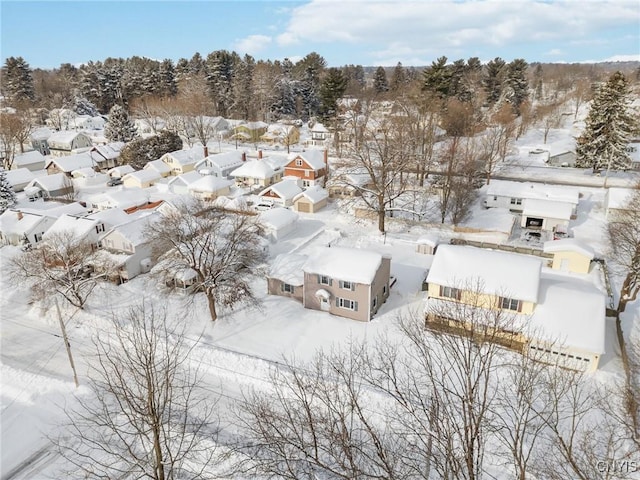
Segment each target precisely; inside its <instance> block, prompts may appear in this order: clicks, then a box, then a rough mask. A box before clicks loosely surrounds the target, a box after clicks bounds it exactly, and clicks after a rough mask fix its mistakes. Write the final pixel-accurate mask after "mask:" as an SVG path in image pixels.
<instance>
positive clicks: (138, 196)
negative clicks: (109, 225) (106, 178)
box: [88, 188, 149, 210]
mask: <svg viewBox="0 0 640 480" xmlns="http://www.w3.org/2000/svg"><path fill="white" fill-rule="evenodd" d="M88 200H89V202H91V203H92V204H93V205H99V206H104V207H105V208H121V209H123V210H126V209H128V208H132V207H137V206H139V205H144V204H145V203H147V202H148V201H149V195H148V193H147V192H146V191H145V190H144V189H142V188H124V189H122V190H116V191H113V192H108V193H100V194H98V195H93V196H91V197H89V199H88Z"/></svg>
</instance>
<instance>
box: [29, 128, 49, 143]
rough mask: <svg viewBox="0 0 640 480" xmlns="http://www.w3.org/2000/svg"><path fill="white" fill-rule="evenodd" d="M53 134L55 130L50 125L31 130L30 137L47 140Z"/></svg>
mask: <svg viewBox="0 0 640 480" xmlns="http://www.w3.org/2000/svg"><path fill="white" fill-rule="evenodd" d="M51 135H53V130H51V129H50V128H49V127H40V128H36V129H35V130H34V131H33V132H31V135H30V137H31V139H32V140H47V139H48V138H49V137H50V136H51Z"/></svg>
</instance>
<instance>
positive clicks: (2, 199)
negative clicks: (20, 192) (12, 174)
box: [0, 168, 18, 214]
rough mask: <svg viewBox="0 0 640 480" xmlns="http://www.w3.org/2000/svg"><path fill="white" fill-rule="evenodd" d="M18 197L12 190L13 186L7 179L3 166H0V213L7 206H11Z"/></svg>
mask: <svg viewBox="0 0 640 480" xmlns="http://www.w3.org/2000/svg"><path fill="white" fill-rule="evenodd" d="M17 201H18V199H17V198H16V194H15V192H14V191H13V187H12V186H11V184H10V183H9V180H7V174H6V172H5V171H4V168H0V214H2V213H4V211H5V210H6V209H8V208H11V207H13V206H14V205H15V204H16V203H17Z"/></svg>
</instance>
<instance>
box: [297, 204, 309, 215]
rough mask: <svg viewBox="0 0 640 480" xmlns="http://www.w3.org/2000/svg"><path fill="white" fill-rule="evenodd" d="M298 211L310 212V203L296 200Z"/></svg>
mask: <svg viewBox="0 0 640 480" xmlns="http://www.w3.org/2000/svg"><path fill="white" fill-rule="evenodd" d="M298 211H299V212H302V213H309V212H311V205H309V204H308V203H305V202H298Z"/></svg>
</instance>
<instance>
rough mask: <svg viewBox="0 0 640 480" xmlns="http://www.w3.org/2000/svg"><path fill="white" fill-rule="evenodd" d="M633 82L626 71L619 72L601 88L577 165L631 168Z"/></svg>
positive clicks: (580, 140) (579, 146)
mask: <svg viewBox="0 0 640 480" xmlns="http://www.w3.org/2000/svg"><path fill="white" fill-rule="evenodd" d="M628 103H629V85H628V82H627V79H626V78H625V76H624V75H623V74H622V72H619V71H618V72H615V73H614V74H613V75H612V76H611V77H610V78H609V80H608V81H607V82H606V83H605V84H603V85H602V86H601V87H600V88H599V89H598V91H597V93H596V95H595V97H594V99H593V102H592V104H591V108H590V109H589V114H588V115H587V119H586V125H585V129H584V132H583V133H582V135H581V136H580V137H579V138H578V140H577V146H576V153H577V159H576V166H578V167H582V168H588V167H591V168H593V171H594V172H597V171H599V170H601V169H603V168H607V169H611V170H621V169H626V168H629V164H630V161H631V159H630V158H629V154H628V152H627V151H626V148H627V147H628V144H629V140H630V139H631V133H632V132H633V129H634V119H633V117H632V116H631V115H630V113H629V110H628Z"/></svg>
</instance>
